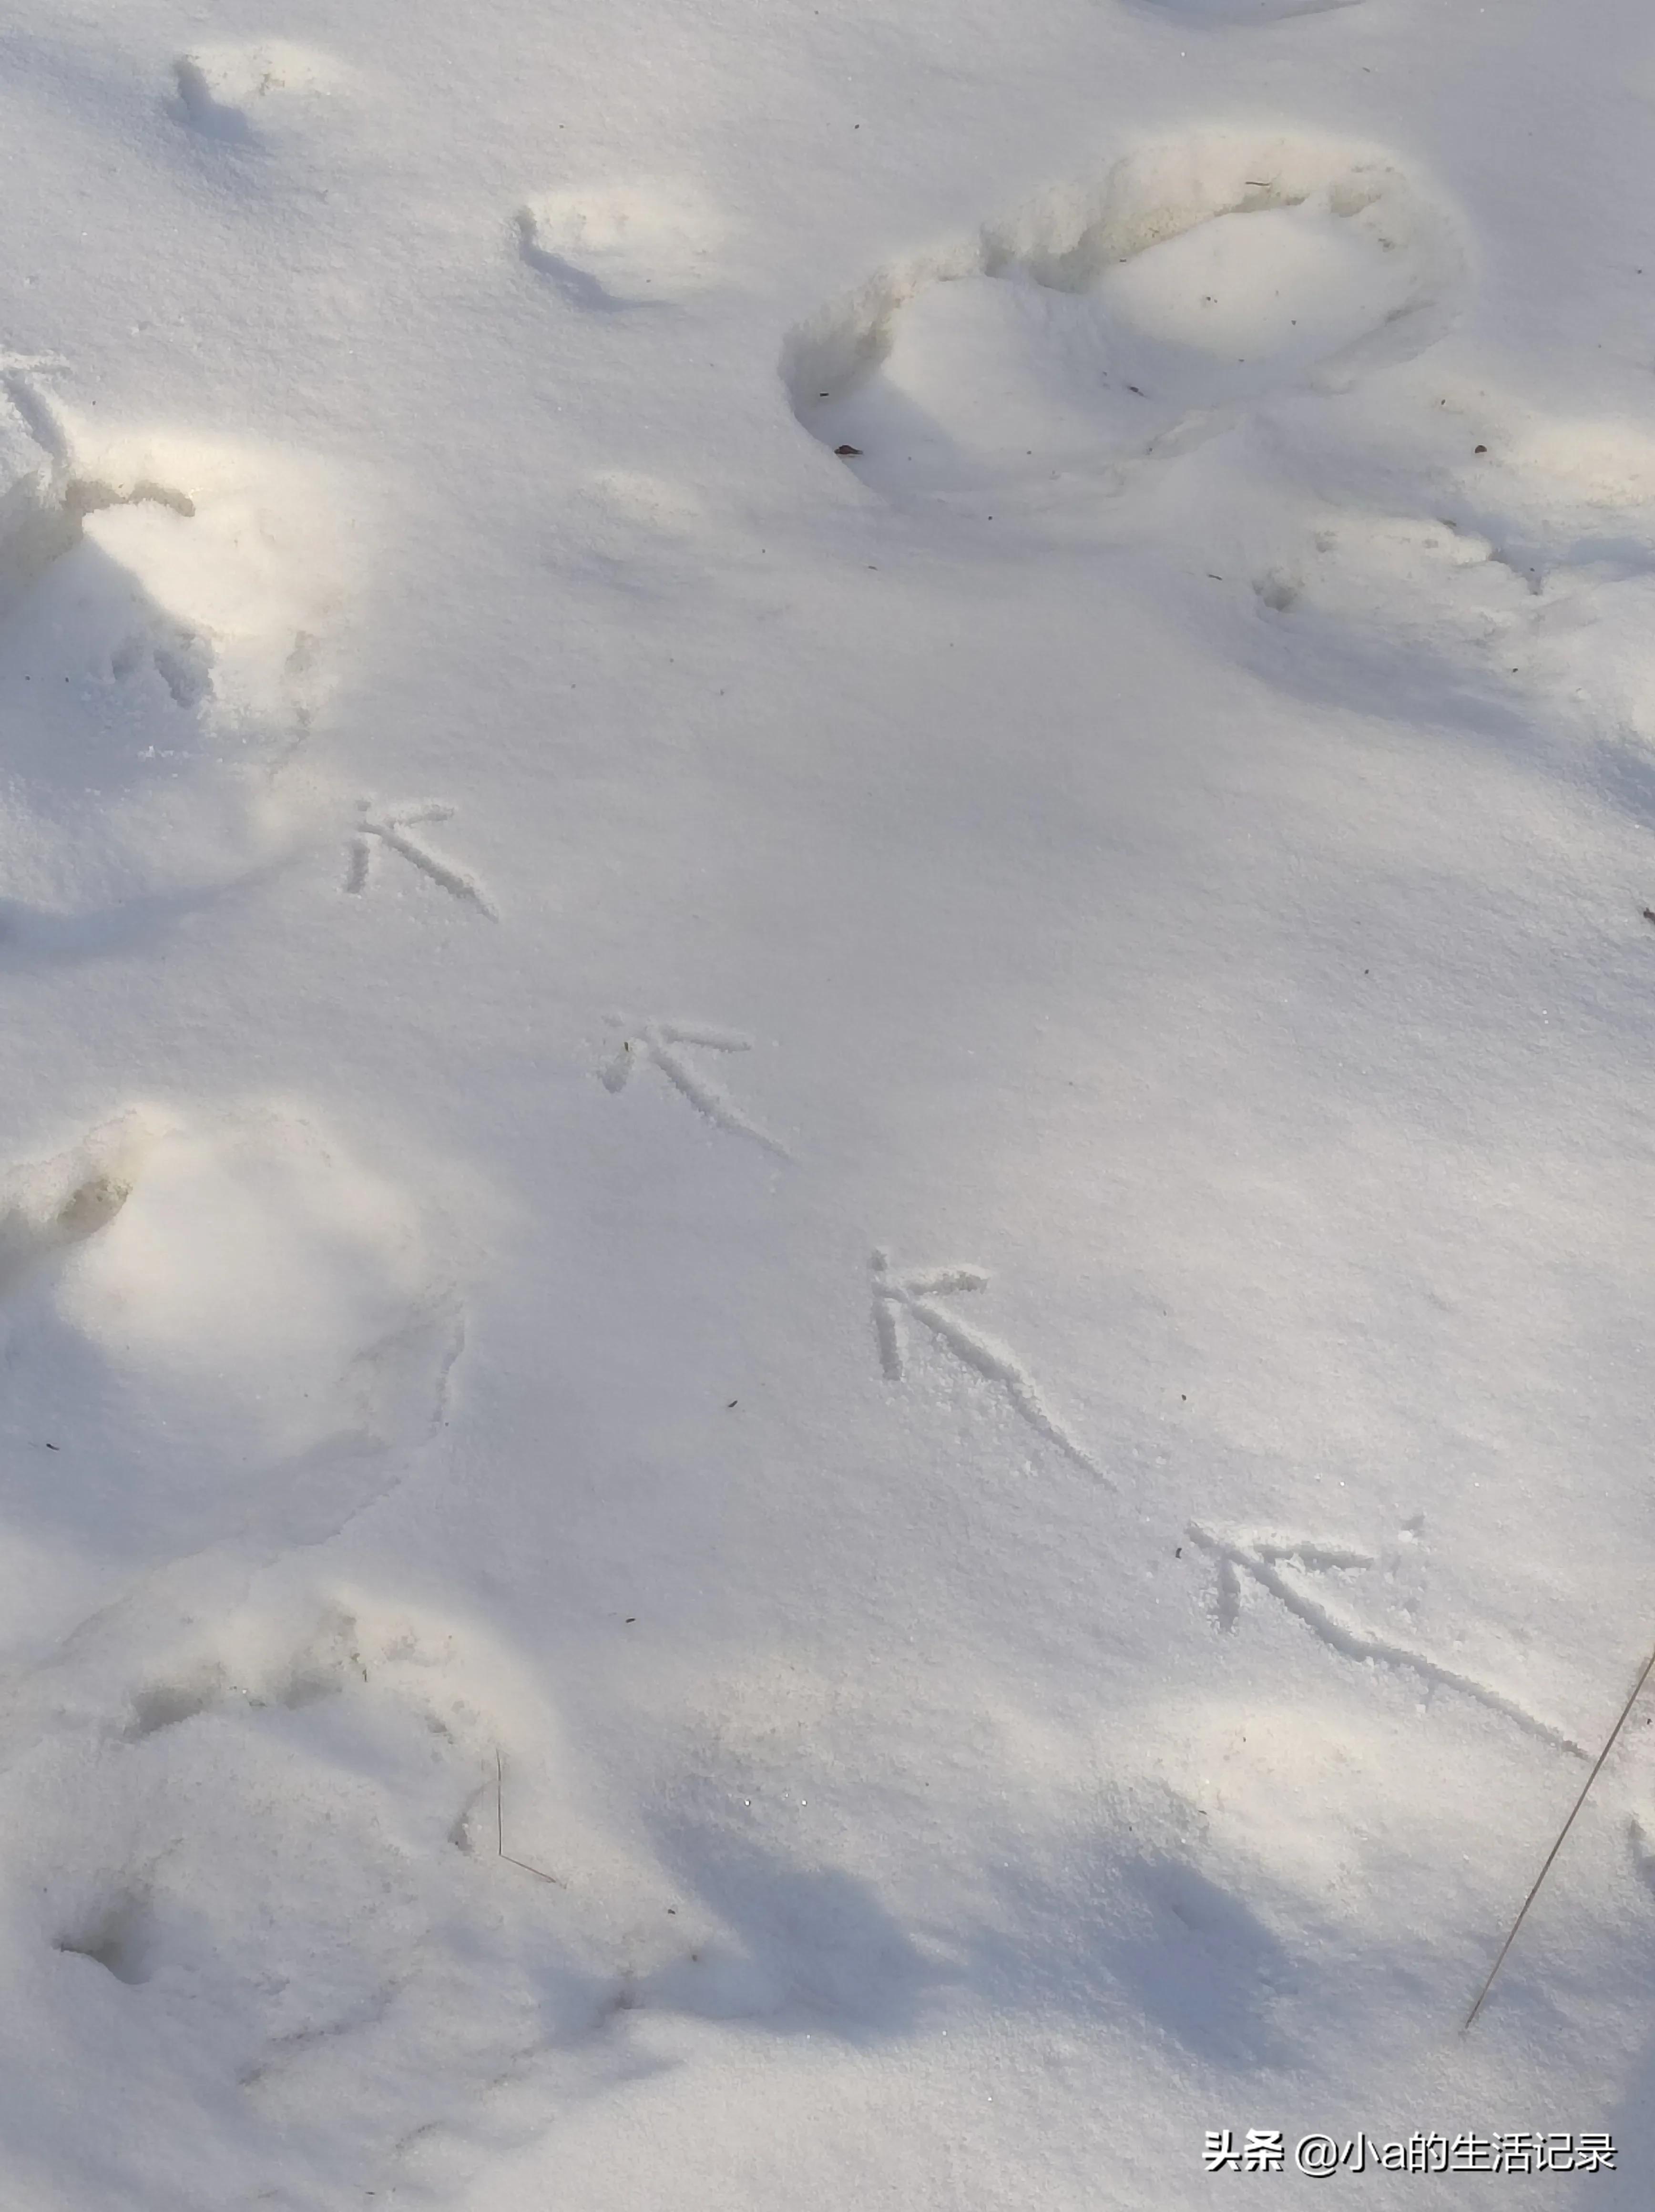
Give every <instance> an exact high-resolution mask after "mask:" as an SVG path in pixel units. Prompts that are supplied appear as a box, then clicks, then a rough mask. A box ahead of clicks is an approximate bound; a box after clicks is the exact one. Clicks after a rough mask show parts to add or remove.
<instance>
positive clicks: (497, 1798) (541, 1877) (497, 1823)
mask: <svg viewBox="0 0 1655 2212" xmlns="http://www.w3.org/2000/svg"><path fill="white" fill-rule="evenodd" d="M494 1849H495V1850H496V1851H497V1852H498V1853H499V1855H500V1857H501V1858H503V1859H504V1860H505V1862H506V1865H507V1866H514V1867H521V1868H522V1869H523V1871H524V1874H531V1875H534V1877H535V1879H536V1880H537V1881H549V1882H550V1883H551V1884H552V1886H553V1887H554V1888H555V1889H567V1887H568V1886H569V1885H568V1883H567V1881H564V1880H563V1878H562V1876H561V1875H555V1874H548V1873H547V1871H546V1869H545V1868H544V1867H537V1866H530V1863H529V1862H528V1860H527V1859H516V1858H513V1857H512V1854H511V1853H510V1851H508V1850H506V1763H505V1761H504V1760H503V1759H501V1757H500V1746H499V1745H498V1744H496V1745H495V1746H494Z"/></svg>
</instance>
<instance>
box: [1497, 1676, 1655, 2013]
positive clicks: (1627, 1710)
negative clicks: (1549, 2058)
mask: <svg viewBox="0 0 1655 2212" xmlns="http://www.w3.org/2000/svg"><path fill="white" fill-rule="evenodd" d="M1651 1674H1655V1651H1652V1652H1651V1653H1650V1655H1649V1656H1648V1658H1647V1659H1646V1660H1645V1662H1644V1671H1643V1673H1642V1674H1640V1675H1639V1677H1638V1679H1637V1680H1636V1681H1635V1682H1634V1684H1633V1686H1632V1695H1631V1696H1630V1697H1629V1698H1628V1699H1627V1701H1626V1703H1625V1705H1622V1708H1621V1717H1620V1718H1619V1720H1617V1721H1616V1723H1615V1725H1614V1727H1613V1728H1612V1729H1610V1732H1609V1735H1608V1737H1607V1739H1606V1740H1605V1741H1604V1744H1603V1749H1602V1750H1601V1751H1600V1752H1599V1753H1598V1754H1597V1758H1596V1759H1595V1760H1594V1761H1593V1762H1592V1769H1591V1773H1590V1774H1589V1775H1587V1777H1586V1778H1585V1784H1584V1785H1583V1787H1582V1789H1581V1791H1580V1795H1579V1796H1578V1797H1577V1798H1576V1799H1575V1801H1574V1803H1573V1807H1572V1808H1570V1812H1569V1817H1568V1819H1567V1820H1565V1821H1564V1823H1563V1825H1562V1826H1561V1828H1560V1829H1559V1830H1558V1832H1557V1840H1556V1842H1555V1844H1553V1845H1552V1847H1551V1849H1550V1850H1549V1851H1548V1852H1547V1854H1546V1857H1545V1862H1544V1863H1543V1866H1542V1867H1541V1869H1540V1871H1539V1873H1538V1874H1537V1875H1536V1876H1535V1878H1534V1886H1533V1887H1532V1888H1531V1890H1530V1892H1529V1893H1528V1895H1527V1896H1526V1897H1525V1899H1524V1900H1523V1903H1522V1905H1521V1907H1520V1909H1519V1912H1518V1916H1517V1917H1516V1919H1515V1920H1513V1923H1512V1926H1511V1932H1510V1934H1509V1935H1508V1936H1506V1941H1505V1942H1503V1943H1502V1944H1501V1945H1500V1956H1499V1957H1498V1958H1497V1959H1496V1960H1494V1964H1493V1966H1490V1967H1489V1969H1488V1980H1487V1981H1486V1982H1484V1984H1482V1988H1481V1989H1480V1990H1478V1991H1477V1997H1476V2003H1475V2004H1474V2005H1473V2006H1472V2007H1471V2009H1470V2012H1468V2013H1467V2014H1466V2015H1465V2027H1463V2028H1462V2029H1461V2030H1460V2033H1461V2034H1462V2035H1464V2033H1466V2031H1467V2029H1469V2028H1470V2025H1471V2022H1472V2021H1474V2020H1475V2019H1476V2016H1477V2015H1478V2014H1479V2013H1480V2012H1481V2011H1482V2001H1483V1999H1484V1998H1485V1997H1486V1996H1488V1992H1489V1990H1491V1989H1493V1987H1494V1976H1495V1975H1496V1974H1497V1973H1498V1972H1500V1968H1501V1967H1502V1966H1504V1965H1505V1963H1506V1953H1507V1952H1508V1951H1509V1950H1510V1949H1511V1948H1512V1946H1513V1943H1514V1942H1516V1941H1517V1931H1518V1929H1519V1928H1520V1927H1521V1926H1522V1925H1523V1923H1524V1922H1525V1920H1526V1919H1527V1917H1528V1913H1529V1907H1530V1906H1531V1905H1532V1904H1533V1903H1534V1901H1535V1899H1536V1898H1537V1897H1538V1896H1539V1894H1540V1885H1541V1883H1542V1882H1543V1881H1544V1880H1545V1879H1546V1876H1547V1875H1549V1873H1550V1872H1551V1870H1552V1862H1553V1860H1554V1859H1555V1857H1557V1854H1558V1853H1559V1851H1561V1850H1562V1848H1563V1844H1564V1840H1565V1838H1567V1835H1568V1832H1569V1830H1570V1829H1571V1828H1572V1827H1573V1826H1574V1822H1575V1817H1576V1815H1577V1814H1579V1810H1580V1808H1581V1807H1582V1806H1583V1805H1584V1804H1585V1802H1586V1796H1587V1793H1588V1792H1589V1791H1590V1790H1591V1785H1592V1784H1593V1783H1594V1782H1596V1780H1597V1778H1598V1776H1599V1775H1600V1774H1601V1773H1602V1772H1603V1762H1604V1760H1605V1759H1607V1758H1608V1757H1609V1755H1610V1752H1612V1751H1613V1750H1614V1748H1615V1746H1616V1741H1617V1740H1618V1738H1619V1736H1620V1734H1621V1731H1622V1729H1623V1728H1624V1727H1625V1726H1626V1724H1627V1723H1628V1720H1629V1719H1630V1718H1631V1717H1632V1708H1633V1707H1634V1705H1636V1704H1637V1702H1638V1700H1639V1699H1640V1697H1641V1696H1642V1694H1643V1688H1644V1684H1645V1683H1646V1681H1648V1680H1649V1678H1650V1675H1651Z"/></svg>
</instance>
